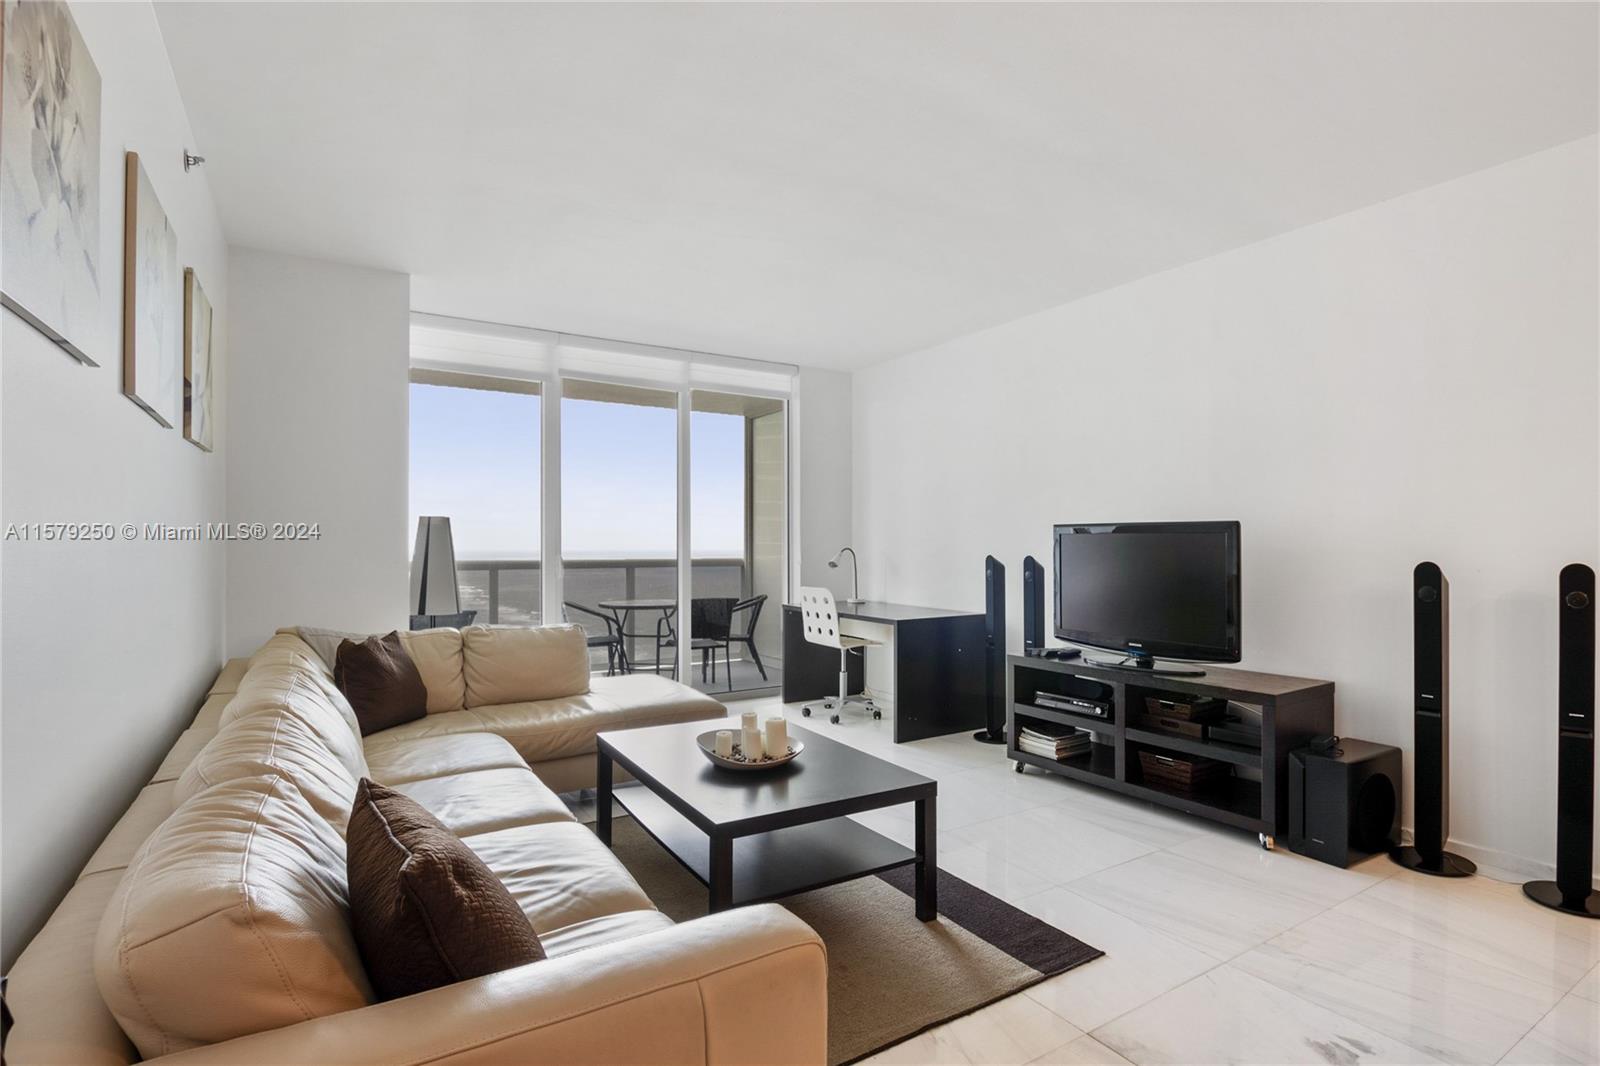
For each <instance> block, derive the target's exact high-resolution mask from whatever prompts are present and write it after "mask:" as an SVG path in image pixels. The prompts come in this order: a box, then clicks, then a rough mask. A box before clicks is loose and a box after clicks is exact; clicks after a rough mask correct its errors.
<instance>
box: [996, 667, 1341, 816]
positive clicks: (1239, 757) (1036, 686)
mask: <svg viewBox="0 0 1600 1066" xmlns="http://www.w3.org/2000/svg"><path fill="white" fill-rule="evenodd" d="M1006 673H1007V687H1006V697H1007V699H1006V753H1007V754H1008V755H1009V756H1010V757H1011V759H1012V761H1013V762H1014V763H1015V764H1016V768H1017V771H1018V772H1019V773H1020V772H1022V771H1023V770H1024V769H1025V768H1026V767H1029V766H1034V767H1037V768H1039V769H1041V770H1047V771H1049V772H1050V773H1053V774H1060V775H1062V776H1063V777H1069V778H1071V779H1073V780H1075V781H1082V782H1085V783H1086V784H1090V785H1096V786H1098V787H1100V788H1107V789H1110V790H1111V791H1113V792H1120V793H1123V794H1124V795H1128V796H1133V797H1136V798H1138V799H1142V800H1147V801H1149V802H1151V803H1159V804H1161V805H1162V806H1164V807H1171V808H1173V809H1175V810H1180V811H1184V812H1186V813H1189V814H1194V815H1199V816H1200V817H1202V818H1209V819H1211V820H1213V821H1216V822H1221V823H1223V824H1225V825H1231V826H1235V827H1237V828H1239V829H1245V830H1249V831H1251V832H1254V833H1257V834H1258V835H1259V836H1260V839H1261V843H1262V845H1263V846H1264V847H1268V848H1271V847H1272V846H1273V842H1274V838H1275V837H1277V836H1278V835H1279V832H1280V829H1281V828H1284V827H1287V825H1288V795H1287V792H1286V785H1287V782H1288V756H1289V752H1290V751H1292V750H1294V749H1295V748H1298V747H1301V746H1302V745H1304V744H1305V743H1306V741H1308V740H1310V739H1311V738H1312V737H1314V736H1317V735H1319V734H1327V733H1332V732H1333V682H1332V681H1316V680H1312V679H1309V678H1304V677H1284V676H1282V675H1280V674H1258V673H1252V672H1250V671H1246V670H1230V669H1225V668H1220V667H1217V668H1207V670H1206V674H1205V676H1204V677H1164V676H1160V675H1149V674H1140V673H1138V672H1137V671H1134V670H1126V669H1119V668H1116V667H1105V666H1093V665H1090V664H1088V663H1084V662H1078V661H1070V660H1069V661H1066V662H1061V661H1057V660H1054V659H1039V658H1033V657H1029V656H1021V655H1013V656H1010V658H1009V668H1008V670H1007V672H1006ZM1041 692H1045V693H1055V694H1057V695H1061V696H1075V697H1078V698H1080V699H1087V700H1094V701H1097V702H1101V703H1105V704H1108V705H1109V706H1110V708H1111V713H1110V716H1109V718H1106V719H1100V718H1094V717H1090V716H1088V715H1081V714H1075V713H1070V712H1065V711H1060V710H1055V709H1051V708H1047V707H1042V706H1039V705H1038V704H1036V703H1035V702H1034V699H1035V697H1036V696H1037V695H1038V694H1039V693H1041ZM1185 696H1190V697H1218V698H1221V699H1225V700H1227V701H1229V703H1230V704H1231V705H1237V706H1239V707H1241V709H1243V710H1246V711H1248V712H1249V713H1250V715H1251V717H1253V716H1254V714H1255V713H1257V712H1258V713H1259V714H1260V718H1261V748H1260V750H1257V749H1255V748H1253V747H1248V746H1245V745H1240V744H1226V743H1221V742H1219V741H1215V740H1210V739H1204V738H1199V737H1188V736H1179V735H1175V734H1172V733H1166V732H1161V731H1158V730H1155V729H1150V728H1144V727H1141V726H1140V725H1139V724H1138V721H1139V719H1140V718H1141V717H1142V716H1143V714H1144V712H1145V709H1146V704H1147V700H1148V699H1149V698H1150V697H1156V698H1160V699H1173V698H1182V697H1185ZM1019 719H1020V720H1021V724H1022V725H1027V724H1029V722H1030V721H1031V722H1032V723H1034V724H1036V725H1042V726H1050V725H1071V726H1076V727H1078V728H1081V729H1086V730H1088V731H1089V732H1090V733H1091V734H1092V735H1093V740H1094V743H1093V744H1092V745H1091V746H1090V748H1089V750H1088V751H1087V752H1085V753H1083V754H1080V755H1075V756H1071V757H1069V758H1066V759H1051V758H1046V757H1044V756H1040V755H1033V754H1031V753H1029V752H1025V751H1022V750H1020V749H1019V748H1018V747H1017V730H1018V727H1019ZM1140 751H1147V752H1150V753H1151V754H1152V755H1157V756H1162V757H1167V758H1171V757H1185V756H1203V757H1205V758H1207V759H1213V760H1216V761H1218V762H1221V763H1224V764H1227V768H1228V772H1227V774H1226V776H1220V777H1218V778H1217V779H1215V780H1214V781H1212V782H1211V783H1210V784H1208V785H1205V786H1201V787H1199V788H1198V789H1196V790H1195V791H1185V790H1182V789H1179V788H1177V787H1175V786H1172V785H1169V784H1167V783H1165V782H1161V781H1146V780H1145V777H1144V771H1143V768H1142V766H1141V764H1140V759H1139V752H1140Z"/></svg>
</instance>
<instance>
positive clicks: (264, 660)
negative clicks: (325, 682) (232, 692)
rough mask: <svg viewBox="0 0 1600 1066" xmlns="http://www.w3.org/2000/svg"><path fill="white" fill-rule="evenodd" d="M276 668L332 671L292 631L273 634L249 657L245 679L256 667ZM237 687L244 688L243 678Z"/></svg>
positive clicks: (323, 672)
mask: <svg viewBox="0 0 1600 1066" xmlns="http://www.w3.org/2000/svg"><path fill="white" fill-rule="evenodd" d="M264 666H278V667H284V666H287V667H294V668H295V669H298V670H309V671H311V672H312V673H316V674H330V673H332V671H331V670H330V669H329V668H328V664H327V663H325V662H323V661H322V659H321V658H320V657H319V656H318V655H317V653H316V652H314V651H312V650H311V646H310V645H309V644H307V643H306V642H305V641H303V640H301V639H300V637H299V636H298V635H297V634H296V633H295V632H294V630H292V629H280V630H278V631H277V632H276V633H274V634H273V635H272V636H271V637H270V638H268V640H267V642H266V643H265V644H263V645H261V647H259V648H257V649H256V653H255V654H254V655H252V656H250V664H249V666H248V667H247V668H246V670H245V677H246V678H247V677H249V676H250V674H251V672H252V671H254V670H256V669H257V668H258V667H264ZM239 687H240V688H241V689H242V688H243V687H244V678H240V680H239Z"/></svg>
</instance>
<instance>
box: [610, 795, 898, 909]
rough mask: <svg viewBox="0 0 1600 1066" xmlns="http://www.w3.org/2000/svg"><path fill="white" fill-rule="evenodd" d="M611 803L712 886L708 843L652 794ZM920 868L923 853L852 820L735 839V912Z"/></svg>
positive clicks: (618, 798) (832, 820) (834, 820)
mask: <svg viewBox="0 0 1600 1066" xmlns="http://www.w3.org/2000/svg"><path fill="white" fill-rule="evenodd" d="M613 801H614V802H615V803H616V804H617V805H618V806H620V807H622V808H623V809H625V810H626V811H627V812H628V813H629V814H631V815H632V816H633V818H634V820H635V821H637V822H638V823H639V825H640V826H641V827H642V828H643V829H644V831H645V832H647V833H649V834H650V835H651V836H652V837H654V838H655V840H656V842H657V843H659V844H660V845H661V846H662V847H664V848H666V849H667V852H668V853H669V854H671V855H672V856H673V857H674V858H675V859H677V860H678V861H679V862H680V863H682V864H683V867H684V868H685V869H686V870H688V871H689V872H690V873H692V874H694V876H695V877H696V878H697V879H698V880H699V881H700V883H701V884H704V885H707V886H709V885H710V884H711V842H710V838H709V837H707V836H706V834H705V833H704V832H703V831H701V830H700V829H698V828H696V827H695V825H694V824H693V823H691V822H690V821H689V820H688V819H687V818H685V817H684V816H683V815H681V814H679V813H678V812H677V811H675V810H673V809H672V807H671V806H670V805H669V804H668V803H667V802H666V801H665V800H663V799H661V798H660V797H659V796H657V795H656V794H655V793H654V792H652V791H650V790H649V789H648V788H644V787H635V788H619V789H617V791H616V792H615V793H613ZM916 861H917V853H916V852H915V851H913V850H912V849H910V848H908V847H906V846H905V845H903V844H899V843H896V842H895V841H893V840H890V839H889V838H888V837H886V836H884V835H882V834H881V833H876V832H874V831H873V830H871V829H868V828H867V827H866V826H864V825H862V824H861V823H860V822H856V821H852V820H851V819H849V818H829V819H827V820H826V821H821V822H809V823H807V824H805V825H796V826H790V827H788V828H786V829H774V830H772V831H770V832H766V833H754V834H751V835H750V836H742V837H735V838H734V841H733V898H732V900H731V903H730V905H731V906H736V907H737V906H742V905H744V904H747V903H765V902H767V901H769V900H775V899H781V898H782V897H784V896H792V895H794V894H795V893H797V892H806V891H809V890H810V889H813V888H824V887H826V886H828V885H836V884H838V883H840V882H841V881H850V880H853V879H855V878H857V877H865V876H867V875H868V874H876V873H882V872H883V871H884V870H892V869H894V868H895V867H897V866H906V865H909V864H911V863H914V862H916Z"/></svg>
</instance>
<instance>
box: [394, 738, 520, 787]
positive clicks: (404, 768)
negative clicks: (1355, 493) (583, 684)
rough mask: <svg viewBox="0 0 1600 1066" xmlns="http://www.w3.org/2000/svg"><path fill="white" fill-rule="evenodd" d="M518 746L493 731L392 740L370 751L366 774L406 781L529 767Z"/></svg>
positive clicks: (400, 783)
mask: <svg viewBox="0 0 1600 1066" xmlns="http://www.w3.org/2000/svg"><path fill="white" fill-rule="evenodd" d="M527 765H528V764H527V763H525V762H523V761H522V756H520V755H518V754H517V749H515V748H513V747H512V746H511V744H510V743H509V742H508V741H506V740H505V739H504V738H502V737H497V736H495V735H494V734H493V733H455V734H451V735H449V736H442V737H418V738H417V739H416V740H412V741H408V742H406V743H404V744H391V745H388V746H387V747H383V748H380V749H379V750H377V751H375V752H368V753H367V766H368V768H369V772H368V773H367V775H366V776H368V777H370V778H372V779H373V780H374V781H378V782H381V783H382V784H385V785H389V786H391V787H392V786H394V785H403V784H405V783H406V782H407V781H420V780H422V779H423V778H427V777H448V776H450V775H451V774H464V773H468V772H469V771H472V770H497V769H502V768H505V767H510V768H513V769H526V768H527Z"/></svg>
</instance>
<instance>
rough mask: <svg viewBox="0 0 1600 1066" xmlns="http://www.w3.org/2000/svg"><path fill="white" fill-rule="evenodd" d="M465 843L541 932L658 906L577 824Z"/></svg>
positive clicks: (534, 827) (537, 827) (474, 838)
mask: <svg viewBox="0 0 1600 1066" xmlns="http://www.w3.org/2000/svg"><path fill="white" fill-rule="evenodd" d="M463 843H465V844H466V845H467V846H468V847H470V848H471V849H472V850H473V851H475V852H477V853H478V856H479V857H480V858H481V859H483V861H484V862H485V863H486V864H487V865H488V867H489V869H491V870H493V871H494V875H495V876H496V877H498V878H499V879H500V881H501V883H502V884H504V885H505V886H506V888H507V889H508V890H509V891H510V892H511V895H512V897H513V898H515V899H516V901H517V905H518V906H519V907H521V908H522V913H523V914H525V915H527V916H528V921H530V922H532V923H533V928H534V930H535V931H537V932H538V933H539V934H540V935H541V936H542V935H544V933H545V931H546V930H557V929H564V928H566V927H567V926H569V925H576V924H577V923H579V922H586V921H589V920H591V919H594V918H603V917H606V916H607V915H612V914H622V913H625V912H627V911H648V910H654V909H655V907H654V905H652V904H651V902H650V897H648V896H646V895H645V894H644V890H643V889H641V888H640V887H639V883H638V882H637V881H635V880H634V879H633V875H632V874H630V873H628V871H627V870H626V869H624V868H623V866H622V863H620V862H618V861H617V857H616V856H615V855H613V854H612V853H611V849H610V848H608V847H606V846H605V845H604V844H602V843H600V840H599V838H598V837H596V836H595V835H594V833H592V832H590V830H589V829H588V828H587V827H586V826H582V825H579V824H578V823H577V822H547V823H545V824H543V825H524V826H518V827H517V828H515V829H502V830H501V831H500V832H498V833H480V834H478V835H477V836H470V837H467V838H466V839H465V840H464V841H463Z"/></svg>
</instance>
